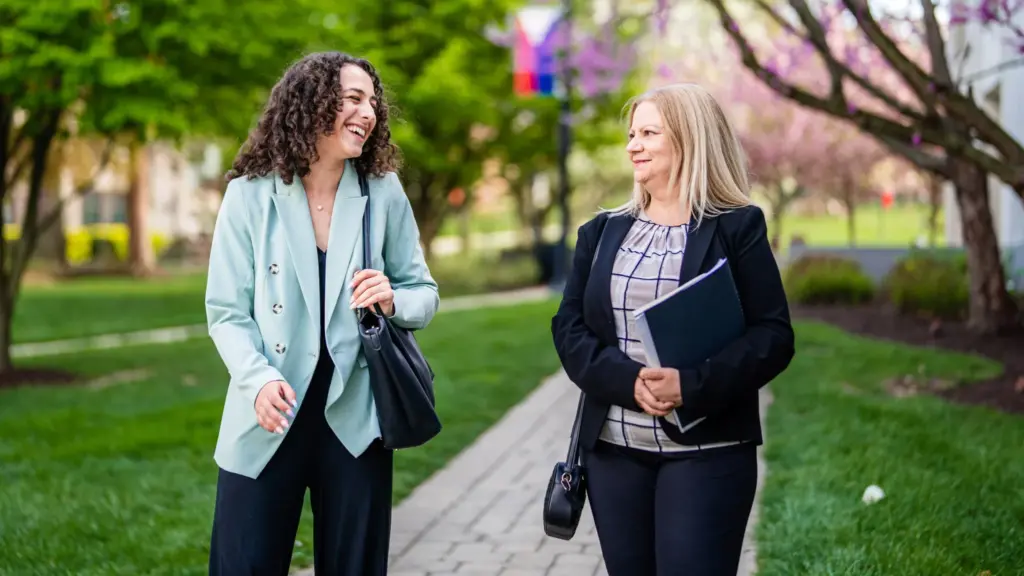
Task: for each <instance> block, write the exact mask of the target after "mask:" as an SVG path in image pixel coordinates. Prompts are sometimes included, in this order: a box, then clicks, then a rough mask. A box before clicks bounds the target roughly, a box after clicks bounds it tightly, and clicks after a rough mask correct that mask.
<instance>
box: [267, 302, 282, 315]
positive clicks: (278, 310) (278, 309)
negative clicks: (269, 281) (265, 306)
mask: <svg viewBox="0 0 1024 576" xmlns="http://www.w3.org/2000/svg"><path fill="white" fill-rule="evenodd" d="M270 309H271V310H273V311H274V314H280V313H281V310H283V309H284V306H281V305H280V304H274V305H273V306H271V307H270Z"/></svg>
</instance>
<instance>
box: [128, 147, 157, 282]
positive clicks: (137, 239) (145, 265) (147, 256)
mask: <svg viewBox="0 0 1024 576" xmlns="http://www.w3.org/2000/svg"><path fill="white" fill-rule="evenodd" d="M130 153H131V163H130V165H129V170H130V174H129V181H130V184H129V188H128V233H129V240H128V262H129V266H130V268H131V272H132V275H134V276H140V277H141V276H148V275H149V274H151V273H152V272H153V264H154V258H153V244H152V242H150V240H149V170H148V169H149V161H148V158H147V155H146V149H145V148H144V147H143V146H141V145H140V144H136V143H132V144H131V147H130Z"/></svg>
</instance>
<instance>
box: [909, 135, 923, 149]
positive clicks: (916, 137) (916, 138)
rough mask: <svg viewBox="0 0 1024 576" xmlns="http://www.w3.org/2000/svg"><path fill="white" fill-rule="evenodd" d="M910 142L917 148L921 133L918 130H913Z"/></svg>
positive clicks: (919, 143)
mask: <svg viewBox="0 0 1024 576" xmlns="http://www.w3.org/2000/svg"><path fill="white" fill-rule="evenodd" d="M910 143H911V144H912V145H913V146H914V148H917V147H918V146H920V145H921V133H920V132H914V135H913V136H911V137H910Z"/></svg>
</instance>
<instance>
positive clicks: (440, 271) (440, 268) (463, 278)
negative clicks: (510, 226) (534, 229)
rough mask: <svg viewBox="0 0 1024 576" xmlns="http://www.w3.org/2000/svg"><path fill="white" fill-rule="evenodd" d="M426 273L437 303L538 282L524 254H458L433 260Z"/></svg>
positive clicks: (529, 256)
mask: <svg viewBox="0 0 1024 576" xmlns="http://www.w3.org/2000/svg"><path fill="white" fill-rule="evenodd" d="M430 273H431V275H433V277H434V280H435V281H436V282H437V286H438V292H439V293H440V295H441V299H442V300H444V299H445V298H451V297H453V296H465V295H470V294H487V293H492V292H502V291H505V290H515V289H518V288H526V287H530V286H536V285H537V284H538V283H539V281H540V270H539V267H538V265H537V260H536V259H535V258H534V257H533V256H532V254H530V253H529V252H528V251H518V252H509V253H506V255H504V256H498V255H496V254H487V255H483V254H459V255H454V256H446V257H443V258H434V259H432V260H431V262H430Z"/></svg>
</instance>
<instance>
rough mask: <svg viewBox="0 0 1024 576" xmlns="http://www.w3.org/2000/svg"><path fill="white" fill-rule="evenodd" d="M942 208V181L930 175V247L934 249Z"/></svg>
mask: <svg viewBox="0 0 1024 576" xmlns="http://www.w3.org/2000/svg"><path fill="white" fill-rule="evenodd" d="M941 206H942V180H941V179H940V178H939V177H938V176H936V175H934V174H929V175H928V246H930V247H932V248H934V247H935V244H936V242H937V239H938V235H939V209H940V208H941Z"/></svg>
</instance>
